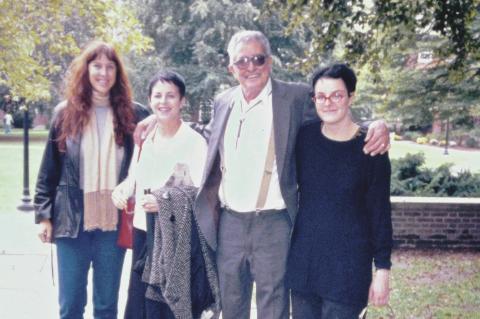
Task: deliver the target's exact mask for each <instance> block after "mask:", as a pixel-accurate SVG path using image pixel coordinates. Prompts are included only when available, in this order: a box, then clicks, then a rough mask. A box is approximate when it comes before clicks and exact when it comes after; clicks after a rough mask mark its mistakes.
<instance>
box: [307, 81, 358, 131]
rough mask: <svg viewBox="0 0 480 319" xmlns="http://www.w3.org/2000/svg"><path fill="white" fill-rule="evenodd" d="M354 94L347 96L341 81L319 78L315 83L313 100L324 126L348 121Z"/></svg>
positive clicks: (345, 88)
mask: <svg viewBox="0 0 480 319" xmlns="http://www.w3.org/2000/svg"><path fill="white" fill-rule="evenodd" d="M353 98H354V94H353V93H351V94H350V96H349V95H348V91H347V87H346V86H345V83H344V82H343V80H342V79H332V78H320V79H318V81H317V82H316V83H315V89H314V100H315V108H316V109H317V114H318V116H320V118H321V119H322V121H323V122H324V123H325V124H337V123H342V122H345V121H348V120H350V112H349V109H350V105H351V104H352V102H353Z"/></svg>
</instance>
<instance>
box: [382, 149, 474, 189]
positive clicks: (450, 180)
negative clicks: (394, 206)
mask: <svg viewBox="0 0 480 319" xmlns="http://www.w3.org/2000/svg"><path fill="white" fill-rule="evenodd" d="M424 163H425V156H424V154H423V153H418V154H407V155H406V156H405V157H404V158H399V159H394V160H392V180H391V189H390V193H391V194H392V195H393V196H434V197H450V196H453V197H478V196H480V174H472V173H470V172H469V171H461V172H459V173H458V174H453V173H452V172H451V166H452V165H451V164H443V165H441V166H439V167H438V168H435V169H429V168H425V167H423V165H424Z"/></svg>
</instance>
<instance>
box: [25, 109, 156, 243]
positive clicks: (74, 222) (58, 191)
mask: <svg viewBox="0 0 480 319" xmlns="http://www.w3.org/2000/svg"><path fill="white" fill-rule="evenodd" d="M134 108H135V115H136V119H137V121H140V120H142V119H143V118H145V117H146V116H148V115H149V111H148V110H147V109H146V108H145V107H144V106H142V105H140V104H137V103H136V104H134ZM59 112H61V110H60V111H59ZM57 115H58V112H57ZM56 118H58V116H54V119H53V120H52V125H51V128H50V132H49V134H48V141H47V145H46V147H45V151H44V153H43V159H42V163H41V165H40V170H39V172H38V177H37V185H36V187H35V197H34V207H35V223H37V224H38V223H39V222H40V221H42V220H44V219H50V220H51V222H52V225H53V234H52V236H53V238H59V237H71V238H76V237H77V235H78V231H79V229H80V223H81V221H82V218H83V191H82V190H81V189H80V183H79V172H80V171H79V165H80V139H76V140H75V139H72V138H68V139H67V151H66V152H64V153H62V152H60V151H59V149H58V144H57V142H56V139H57V136H58V130H57V129H56V125H54V123H55V120H56ZM123 147H124V151H125V155H124V157H123V161H122V164H121V168H120V173H119V178H118V181H119V182H121V181H122V180H124V179H125V178H126V177H127V174H128V167H129V165H130V160H131V158H132V154H133V148H134V143H133V137H132V136H126V137H125V139H124V144H123Z"/></svg>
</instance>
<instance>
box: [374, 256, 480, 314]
mask: <svg viewBox="0 0 480 319" xmlns="http://www.w3.org/2000/svg"><path fill="white" fill-rule="evenodd" d="M392 263H393V266H392V267H393V268H392V271H391V289H392V290H391V295H390V297H391V298H390V305H391V307H392V309H393V311H394V313H395V317H394V318H397V319H399V318H402V319H403V318H412V319H414V318H415V319H416V318H435V319H437V318H438V319H441V318H468V319H478V318H480V315H479V314H480V253H478V252H476V253H475V252H455V251H438V250H425V251H422V250H396V251H394V253H393V256H392ZM367 317H368V318H390V317H389V316H388V311H387V310H386V309H385V308H372V309H371V311H369V316H367Z"/></svg>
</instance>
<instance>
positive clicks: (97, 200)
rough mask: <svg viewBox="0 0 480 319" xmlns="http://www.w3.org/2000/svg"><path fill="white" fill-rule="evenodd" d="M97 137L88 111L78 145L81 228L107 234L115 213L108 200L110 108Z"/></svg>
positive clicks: (112, 175)
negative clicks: (81, 204)
mask: <svg viewBox="0 0 480 319" xmlns="http://www.w3.org/2000/svg"><path fill="white" fill-rule="evenodd" d="M100 131H102V130H100ZM98 134H99V130H98V129H97V119H96V115H95V110H94V109H93V108H92V110H91V115H90V121H89V122H88V124H87V125H86V126H85V127H84V130H83V136H82V143H81V148H82V152H83V154H84V161H83V168H84V170H83V171H84V176H83V177H84V182H83V193H84V198H83V204H84V213H83V214H84V220H83V227H84V230H86V231H89V230H95V229H100V230H103V231H111V230H116V229H117V222H118V213H117V208H116V207H115V206H114V205H113V202H112V198H111V195H112V191H113V189H114V188H115V186H116V184H117V171H116V168H117V165H116V161H117V158H116V144H115V135H114V131H113V112H112V109H111V108H110V107H109V108H108V112H107V117H106V120H105V127H104V128H103V134H104V136H103V138H102V139H99V136H98ZM100 141H101V143H100ZM100 144H101V145H100Z"/></svg>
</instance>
